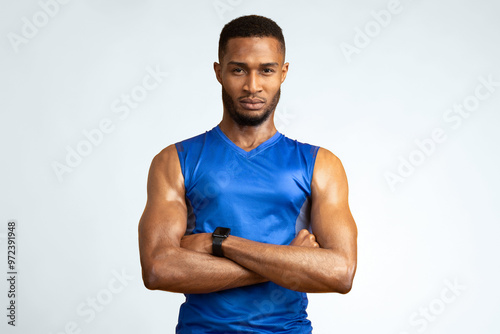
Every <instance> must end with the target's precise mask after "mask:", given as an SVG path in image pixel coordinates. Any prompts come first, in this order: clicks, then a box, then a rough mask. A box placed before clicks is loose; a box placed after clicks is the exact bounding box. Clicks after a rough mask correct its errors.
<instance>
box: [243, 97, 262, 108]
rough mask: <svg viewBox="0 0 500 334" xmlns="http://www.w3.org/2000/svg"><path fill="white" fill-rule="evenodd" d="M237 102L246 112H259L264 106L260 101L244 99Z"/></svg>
mask: <svg viewBox="0 0 500 334" xmlns="http://www.w3.org/2000/svg"><path fill="white" fill-rule="evenodd" d="M239 102H240V105H241V106H242V107H243V108H244V109H247V110H259V109H262V107H263V106H264V105H265V102H264V101H262V100H260V99H251V98H244V99H241V100H240V101H239Z"/></svg>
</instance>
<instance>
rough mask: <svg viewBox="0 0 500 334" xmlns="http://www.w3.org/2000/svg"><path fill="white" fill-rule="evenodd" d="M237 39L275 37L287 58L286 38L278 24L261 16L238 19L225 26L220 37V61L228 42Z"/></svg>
mask: <svg viewBox="0 0 500 334" xmlns="http://www.w3.org/2000/svg"><path fill="white" fill-rule="evenodd" d="M236 37H274V38H276V39H277V40H278V42H279V43H280V48H281V52H282V53H283V59H284V58H285V37H283V32H282V30H281V28H280V26H279V25H278V24H276V22H274V21H273V20H271V19H269V18H267V17H264V16H259V15H247V16H241V17H238V18H236V19H234V20H232V21H231V22H229V23H228V24H226V25H225V26H224V28H223V29H222V31H221V33H220V37H219V61H220V60H221V59H222V58H223V57H224V53H225V51H226V47H227V42H228V41H229V40H230V39H231V38H236Z"/></svg>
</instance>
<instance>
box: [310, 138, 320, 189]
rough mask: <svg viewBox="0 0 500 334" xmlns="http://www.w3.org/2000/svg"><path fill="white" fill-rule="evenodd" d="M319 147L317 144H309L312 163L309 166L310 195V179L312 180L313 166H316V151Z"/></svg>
mask: <svg viewBox="0 0 500 334" xmlns="http://www.w3.org/2000/svg"><path fill="white" fill-rule="evenodd" d="M319 149H320V147H319V146H311V155H312V159H311V161H312V163H311V165H310V166H309V169H310V170H309V191H310V193H311V195H312V181H313V175H314V167H315V166H316V157H317V156H318V151H319Z"/></svg>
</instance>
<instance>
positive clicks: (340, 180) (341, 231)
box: [311, 149, 357, 258]
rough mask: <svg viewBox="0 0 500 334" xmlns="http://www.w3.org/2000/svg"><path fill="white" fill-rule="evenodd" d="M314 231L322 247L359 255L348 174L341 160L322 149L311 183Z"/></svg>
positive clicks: (342, 253) (340, 252)
mask: <svg viewBox="0 0 500 334" xmlns="http://www.w3.org/2000/svg"><path fill="white" fill-rule="evenodd" d="M311 192H312V207H311V222H312V232H313V234H314V235H315V236H316V240H317V241H318V243H319V245H320V246H321V248H325V249H331V250H333V251H335V252H336V253H338V254H341V255H343V256H346V257H348V258H355V257H356V239H357V228H356V223H355V222H354V218H353V217H352V214H351V211H350V209H349V203H348V185H347V177H346V174H345V171H344V168H343V166H342V163H341V162H340V160H339V159H338V158H337V157H336V156H335V155H333V154H332V153H331V152H329V151H328V150H325V149H320V150H319V151H318V156H317V158H316V163H315V167H314V173H313V180H312V185H311Z"/></svg>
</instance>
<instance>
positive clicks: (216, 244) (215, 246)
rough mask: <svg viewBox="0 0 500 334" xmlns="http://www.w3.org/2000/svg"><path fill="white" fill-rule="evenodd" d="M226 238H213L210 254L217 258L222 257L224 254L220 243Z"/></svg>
mask: <svg viewBox="0 0 500 334" xmlns="http://www.w3.org/2000/svg"><path fill="white" fill-rule="evenodd" d="M224 239H226V238H220V237H214V239H213V241H212V253H213V254H214V255H215V256H218V257H224V252H223V251H222V242H223V241H224Z"/></svg>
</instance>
